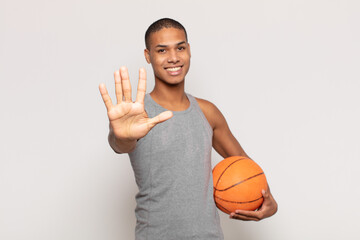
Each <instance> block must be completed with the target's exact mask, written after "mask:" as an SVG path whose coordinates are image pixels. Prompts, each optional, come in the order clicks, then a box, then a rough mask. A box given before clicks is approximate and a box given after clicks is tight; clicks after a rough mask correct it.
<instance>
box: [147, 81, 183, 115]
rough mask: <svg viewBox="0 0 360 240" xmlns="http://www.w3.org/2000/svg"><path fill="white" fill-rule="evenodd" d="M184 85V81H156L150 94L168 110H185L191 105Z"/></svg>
mask: <svg viewBox="0 0 360 240" xmlns="http://www.w3.org/2000/svg"><path fill="white" fill-rule="evenodd" d="M184 85H185V84H184V81H183V82H181V83H179V84H176V85H168V84H165V83H163V82H159V81H156V82H155V87H154V89H153V91H152V92H151V93H150V96H151V98H152V99H153V100H154V101H155V102H156V103H158V104H159V105H160V106H162V107H164V108H166V109H168V110H171V111H184V110H186V109H187V108H188V107H189V105H190V102H189V99H188V98H187V96H186V94H185V90H184Z"/></svg>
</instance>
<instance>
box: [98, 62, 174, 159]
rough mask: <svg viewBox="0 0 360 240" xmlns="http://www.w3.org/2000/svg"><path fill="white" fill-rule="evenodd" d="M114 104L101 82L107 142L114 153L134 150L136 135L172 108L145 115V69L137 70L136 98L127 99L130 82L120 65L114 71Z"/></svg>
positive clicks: (154, 123) (144, 132) (125, 71)
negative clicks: (107, 135) (106, 124)
mask: <svg viewBox="0 0 360 240" xmlns="http://www.w3.org/2000/svg"><path fill="white" fill-rule="evenodd" d="M114 79H115V93H116V99H117V104H116V105H114V104H113V103H112V101H111V98H110V96H109V94H108V92H107V89H106V87H105V85H104V84H100V86H99V90H100V93H101V96H102V99H103V101H104V103H105V106H106V109H107V115H108V117H109V122H110V130H109V137H108V140H109V144H110V146H111V148H112V149H113V150H114V151H115V152H116V153H129V152H131V151H132V150H134V148H135V146H136V142H137V140H138V139H140V138H142V137H144V136H145V135H146V134H147V133H148V132H149V131H150V130H151V129H152V128H153V127H154V126H155V125H156V124H158V123H160V122H164V121H166V120H168V119H169V118H171V117H172V112H170V111H165V112H162V113H160V114H159V115H157V116H156V117H153V118H148V115H147V114H146V112H145V108H144V98H145V91H146V72H145V69H143V68H142V69H140V71H139V83H138V91H137V95H136V101H135V102H133V101H132V99H131V84H130V80H129V75H128V71H127V69H126V68H125V67H121V68H120V71H116V72H115V73H114Z"/></svg>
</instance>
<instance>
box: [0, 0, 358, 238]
mask: <svg viewBox="0 0 360 240" xmlns="http://www.w3.org/2000/svg"><path fill="white" fill-rule="evenodd" d="M162 17H171V18H174V19H176V20H179V21H180V22H181V23H183V25H184V26H185V28H187V31H188V36H189V42H190V44H191V50H192V59H191V60H192V65H191V68H190V72H189V74H188V76H187V78H186V91H187V92H189V93H191V94H193V95H195V96H197V97H200V98H205V99H208V100H210V101H211V102H213V103H215V104H216V105H217V107H218V108H219V109H220V110H221V111H222V113H223V114H224V115H225V117H226V119H227V121H228V124H229V125H230V128H231V130H232V132H233V134H234V135H235V136H236V138H237V139H238V141H239V142H240V143H241V145H242V146H243V147H244V149H245V151H246V152H247V153H248V154H249V156H251V157H252V158H253V159H254V160H255V161H256V162H258V163H259V164H260V165H261V166H262V168H263V169H264V171H265V173H266V175H267V178H268V181H269V184H270V187H271V190H272V193H273V195H274V196H275V198H276V200H277V201H278V203H279V211H278V213H277V214H276V215H275V216H273V217H272V218H269V219H266V220H264V221H261V222H242V221H236V220H231V219H229V218H228V216H227V215H225V214H223V213H222V212H220V216H221V225H222V227H223V231H224V235H225V239H227V240H235V239H246V240H265V239H266V240H269V239H274V240H289V239H291V240H292V239H294V240H296V239H299V240H300V239H301V240H303V239H327V240H329V239H330V240H331V239H334V240H335V239H336V240H337V239H358V238H359V235H360V228H359V223H358V220H359V218H360V213H359V210H360V209H359V201H360V193H359V186H358V185H359V183H360V176H359V173H358V172H359V170H358V169H359V166H360V164H359V162H360V154H359V149H360V146H359V145H360V144H359V143H360V141H359V140H360V137H359V136H360V127H359V122H360V110H359V103H360V97H359V92H360V73H359V66H360V57H359V56H360V47H359V46H360V45H359V42H360V28H359V24H360V4H359V1H357V0H353V1H351V0H348V1H346V0H328V1H327V0H322V1H320V0H308V1H300V0H298V1H296V0H294V1H288V0H273V1H260V0H255V1H222V2H221V3H220V1H208V0H206V1H205V0H203V1H194V0H192V1H187V0H186V1H179V2H176V1H160V0H158V1H154V0H153V1H121V0H117V1H115V0H105V1H104V0H101V1H100V0H93V1H85V0H71V1H70V0H63V1H45V0H33V1H25V0H20V1H10V0H1V2H0V30H1V32H0V34H1V35H0V79H1V94H0V104H1V106H0V107H1V108H0V110H1V124H0V239H4V240H25V239H26V240H29V239H30V240H65V239H66V240H118V239H126V240H127V239H129V240H130V239H134V228H135V216H134V208H135V194H136V193H137V187H136V184H135V180H134V174H133V171H132V169H131V165H130V161H129V159H128V156H127V155H125V154H124V155H118V154H115V153H114V152H113V151H112V150H111V149H110V147H109V145H108V143H107V134H108V119H107V115H106V109H105V106H104V104H103V102H102V99H101V97H100V94H99V91H98V85H99V84H100V83H101V82H104V83H105V84H106V86H107V87H108V89H109V92H110V94H111V96H112V97H113V98H114V81H113V72H114V71H115V70H116V69H118V68H119V67H120V66H122V65H126V66H128V68H129V71H130V76H131V82H132V85H133V89H136V85H137V80H138V69H139V68H140V67H143V66H144V67H146V69H147V71H148V88H147V90H148V92H149V91H151V90H152V88H153V86H154V78H153V74H152V68H151V66H150V65H148V64H147V63H146V61H145V59H144V56H143V49H144V33H145V30H146V29H147V27H148V26H149V25H150V24H151V23H152V22H153V21H155V20H157V19H159V18H162ZM135 94H136V90H135V91H134V92H133V96H135ZM220 160H221V157H220V156H219V155H218V154H217V153H216V152H215V151H214V152H213V164H216V163H217V162H219V161H220Z"/></svg>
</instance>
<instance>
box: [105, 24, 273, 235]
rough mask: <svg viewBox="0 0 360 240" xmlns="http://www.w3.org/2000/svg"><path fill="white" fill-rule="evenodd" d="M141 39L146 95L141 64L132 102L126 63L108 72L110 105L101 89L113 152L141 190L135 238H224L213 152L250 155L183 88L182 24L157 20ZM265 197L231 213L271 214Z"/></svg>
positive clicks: (208, 106) (208, 107) (218, 117)
mask: <svg viewBox="0 0 360 240" xmlns="http://www.w3.org/2000/svg"><path fill="white" fill-rule="evenodd" d="M145 42H146V49H145V50H144V54H145V58H146V61H147V62H148V63H150V64H151V65H152V68H153V71H154V77H155V87H154V89H153V91H152V92H151V93H150V94H146V93H145V90H146V73H145V70H144V69H140V73H139V75H140V77H139V83H138V89H137V96H136V101H135V102H132V99H131V86H130V81H129V76H128V72H127V69H126V68H125V67H121V68H120V70H119V71H116V72H115V73H114V78H115V91H116V98H117V104H116V105H113V104H112V101H111V99H110V97H109V95H108V92H107V90H106V88H105V85H104V84H101V85H100V86H99V89H100V92H101V95H102V98H103V100H104V103H105V105H106V108H107V111H108V117H109V121H110V132H109V138H108V140H109V144H110V146H111V147H112V148H113V150H114V151H115V152H117V153H129V156H130V160H131V164H132V167H133V170H134V173H135V178H136V183H137V185H138V187H139V193H138V194H137V195H136V201H137V207H136V210H135V213H136V218H137V224H136V239H138V240H140V239H156V240H159V239H166V240H169V239H176V240H179V239H204V240H205V239H206V240H210V239H217V240H218V239H223V235H222V231H221V228H220V223H219V216H218V212H217V209H216V206H215V203H214V200H213V185H212V175H211V169H212V168H211V149H212V147H214V149H215V150H216V151H217V152H218V153H219V154H220V155H221V156H222V157H224V158H226V157H230V156H246V157H248V156H247V154H246V153H245V152H244V150H243V149H242V147H241V146H240V144H239V143H238V141H237V140H236V139H235V138H234V136H233V135H232V133H231V132H230V129H229V127H228V125H227V123H226V120H225V118H224V116H223V115H222V114H221V112H220V111H219V110H218V109H217V108H216V106H215V105H214V104H212V103H211V102H209V101H206V100H203V99H199V98H194V97H193V96H192V95H190V94H187V93H186V92H185V91H184V86H185V76H186V74H187V72H188V70H189V67H190V57H191V54H190V45H189V43H188V40H187V34H186V30H185V28H184V27H183V26H182V25H181V24H180V23H178V22H177V21H175V20H172V19H167V18H166V19H160V20H158V21H156V22H154V23H153V24H152V25H151V26H150V27H149V28H148V30H147V32H146V35H145ZM159 123H161V124H159ZM263 197H264V202H263V204H262V206H261V208H260V209H259V210H258V211H240V210H239V211H236V212H235V213H231V215H230V217H231V218H233V219H239V220H245V221H248V220H252V221H259V220H261V219H264V218H266V217H269V216H272V215H273V214H275V212H276V211H277V203H276V201H275V200H274V198H273V197H272V195H271V193H270V191H267V192H265V191H263Z"/></svg>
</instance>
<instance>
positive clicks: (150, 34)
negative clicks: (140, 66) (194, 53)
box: [144, 18, 191, 85]
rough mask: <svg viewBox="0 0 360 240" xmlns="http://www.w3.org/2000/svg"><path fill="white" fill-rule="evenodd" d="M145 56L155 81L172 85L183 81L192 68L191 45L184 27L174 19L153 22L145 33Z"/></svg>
mask: <svg viewBox="0 0 360 240" xmlns="http://www.w3.org/2000/svg"><path fill="white" fill-rule="evenodd" d="M145 40H146V45H147V46H146V49H145V50H144V54H145V58H146V61H147V62H148V63H151V65H152V68H153V70H154V75H155V81H156V82H158V83H165V84H170V85H177V84H180V83H183V81H184V79H185V76H186V74H187V73H188V71H189V68H190V58H191V53H190V45H189V43H188V41H187V36H186V31H185V29H184V27H183V26H182V25H181V24H180V23H178V22H176V21H175V20H172V19H168V18H166V19H160V20H158V21H156V22H155V23H153V24H152V25H151V26H150V27H149V29H148V31H147V32H146V35H145Z"/></svg>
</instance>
